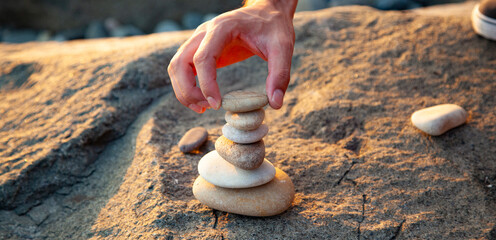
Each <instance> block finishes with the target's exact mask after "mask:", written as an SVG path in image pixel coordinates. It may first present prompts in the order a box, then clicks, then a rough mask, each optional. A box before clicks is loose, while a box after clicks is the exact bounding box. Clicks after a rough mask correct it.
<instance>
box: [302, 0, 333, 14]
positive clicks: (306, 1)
mask: <svg viewBox="0 0 496 240" xmlns="http://www.w3.org/2000/svg"><path fill="white" fill-rule="evenodd" d="M326 7H327V1H325V0H299V1H298V5H297V6H296V12H301V11H314V10H319V9H323V8H326Z"/></svg>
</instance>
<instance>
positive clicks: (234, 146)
mask: <svg viewBox="0 0 496 240" xmlns="http://www.w3.org/2000/svg"><path fill="white" fill-rule="evenodd" d="M267 103H268V99H267V96H266V95H265V94H260V93H256V92H249V91H234V92H231V93H228V94H226V95H225V96H224V98H223V99H222V107H223V108H224V109H225V110H226V111H227V112H226V115H225V119H226V122H227V123H226V124H225V125H224V127H223V128H222V133H223V135H222V136H221V137H219V138H218V139H217V141H216V142H215V149H216V150H214V151H211V152H209V153H207V154H206V155H205V156H203V158H202V159H201V160H200V162H199V163H198V172H199V173H200V176H198V178H197V179H196V180H195V182H194V184H193V194H194V195H195V197H196V198H197V199H198V200H199V201H200V202H201V203H203V204H205V205H207V206H209V207H211V208H213V209H217V210H221V211H225V212H230V213H236V214H242V215H248V216H259V217H261V216H273V215H277V214H279V213H282V212H284V211H285V210H286V209H288V208H289V207H290V206H291V203H292V202H293V198H294V194H295V191H294V186H293V182H292V181H291V179H290V178H289V176H288V175H287V174H286V173H285V172H283V171H282V170H280V169H278V168H276V167H274V166H273V165H272V163H270V162H269V161H268V160H267V159H265V145H264V142H263V140H262V138H263V137H264V136H265V135H266V134H267V132H268V131H269V128H268V126H267V125H265V124H263V120H264V117H265V111H264V109H263V107H264V106H265V105H267Z"/></svg>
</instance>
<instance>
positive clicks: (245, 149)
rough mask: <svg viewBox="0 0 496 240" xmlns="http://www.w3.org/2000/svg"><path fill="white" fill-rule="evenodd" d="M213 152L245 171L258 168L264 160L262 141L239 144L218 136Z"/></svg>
mask: <svg viewBox="0 0 496 240" xmlns="http://www.w3.org/2000/svg"><path fill="white" fill-rule="evenodd" d="M215 150H217V153H218V154H219V155H220V156H221V157H222V158H223V159H224V160H226V161H228V162H230V163H231V164H232V165H234V166H236V167H239V168H242V169H246V170H252V169H255V168H258V167H259V166H260V165H261V164H262V163H263V161H264V158H265V145H264V142H263V140H260V141H258V142H256V143H251V144H239V143H235V142H233V141H231V140H229V139H228V138H226V137H225V136H220V137H219V138H218V139H217V141H216V142H215Z"/></svg>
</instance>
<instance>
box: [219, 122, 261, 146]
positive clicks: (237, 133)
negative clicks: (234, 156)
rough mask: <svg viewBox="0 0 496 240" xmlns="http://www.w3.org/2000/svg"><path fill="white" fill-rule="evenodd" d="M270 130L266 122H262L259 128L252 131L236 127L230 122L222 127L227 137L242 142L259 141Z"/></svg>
mask: <svg viewBox="0 0 496 240" xmlns="http://www.w3.org/2000/svg"><path fill="white" fill-rule="evenodd" d="M268 132H269V127H268V126H267V125H266V124H262V125H260V127H258V128H257V129H255V130H251V131H243V130H239V129H236V128H234V127H233V126H231V125H230V124H229V123H226V124H225V125H224V127H222V134H224V136H225V137H226V138H227V139H229V140H231V141H233V142H235V143H242V144H247V143H254V142H258V141H260V140H262V138H263V137H265V135H267V133H268Z"/></svg>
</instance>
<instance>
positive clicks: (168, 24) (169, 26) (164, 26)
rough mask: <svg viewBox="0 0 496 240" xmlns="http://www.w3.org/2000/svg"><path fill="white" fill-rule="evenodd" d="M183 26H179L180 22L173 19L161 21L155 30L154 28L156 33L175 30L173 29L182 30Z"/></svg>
mask: <svg viewBox="0 0 496 240" xmlns="http://www.w3.org/2000/svg"><path fill="white" fill-rule="evenodd" d="M180 30H181V26H179V24H178V23H176V22H175V21H172V20H164V21H161V22H159V23H158V24H157V26H156V27H155V30H153V32H154V33H161V32H173V31H180Z"/></svg>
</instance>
